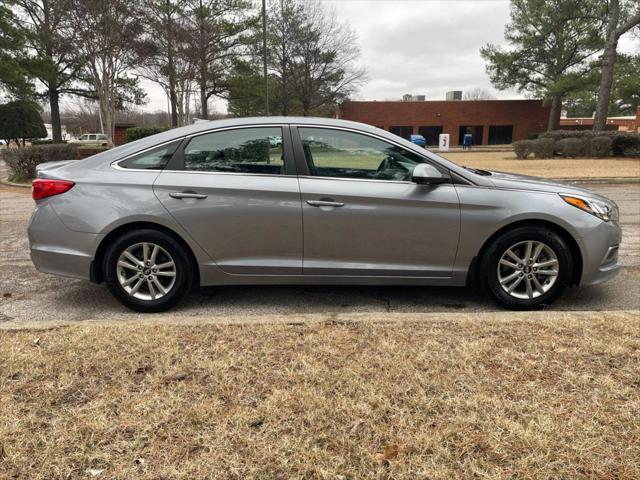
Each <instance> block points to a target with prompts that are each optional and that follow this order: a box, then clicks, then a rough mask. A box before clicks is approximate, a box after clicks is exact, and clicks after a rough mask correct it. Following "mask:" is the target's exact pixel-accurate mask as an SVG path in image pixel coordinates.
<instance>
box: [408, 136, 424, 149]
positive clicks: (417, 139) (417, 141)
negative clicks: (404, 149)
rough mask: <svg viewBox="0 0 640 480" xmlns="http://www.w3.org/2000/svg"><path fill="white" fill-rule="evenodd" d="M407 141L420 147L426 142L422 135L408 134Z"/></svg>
mask: <svg viewBox="0 0 640 480" xmlns="http://www.w3.org/2000/svg"><path fill="white" fill-rule="evenodd" d="M409 141H410V142H411V143H414V144H416V145H418V146H420V147H424V146H425V145H426V144H427V140H426V139H425V138H424V137H423V136H422V135H409Z"/></svg>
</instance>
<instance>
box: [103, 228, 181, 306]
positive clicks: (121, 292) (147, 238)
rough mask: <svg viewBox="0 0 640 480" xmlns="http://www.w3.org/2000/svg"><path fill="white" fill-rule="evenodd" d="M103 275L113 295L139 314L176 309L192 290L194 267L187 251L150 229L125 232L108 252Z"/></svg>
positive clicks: (162, 234) (169, 238) (167, 236)
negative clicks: (192, 269)
mask: <svg viewBox="0 0 640 480" xmlns="http://www.w3.org/2000/svg"><path fill="white" fill-rule="evenodd" d="M104 262H105V263H104V272H105V279H106V283H107V286H108V287H109V290H110V291H111V293H112V294H113V295H114V296H115V297H116V298H117V299H118V300H119V301H120V302H121V303H123V304H124V305H126V306H127V307H129V308H131V309H133V310H137V311H140V312H161V311H164V310H167V309H169V308H171V307H173V306H174V305H175V304H176V303H178V302H179V301H180V300H181V299H182V298H183V297H184V296H185V294H186V293H187V292H188V291H189V290H190V288H191V283H192V278H193V275H192V271H191V264H190V261H189V257H188V255H187V253H186V252H185V251H184V248H183V247H182V246H181V245H180V244H179V243H178V242H176V241H175V240H174V239H173V238H172V237H170V236H169V235H167V234H165V233H163V232H160V231H157V230H151V229H144V230H136V231H131V232H128V233H125V234H124V235H122V236H121V237H119V238H118V239H116V240H115V241H114V242H113V243H112V244H111V245H110V246H109V248H108V249H107V252H106V255H105V259H104Z"/></svg>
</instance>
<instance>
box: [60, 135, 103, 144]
mask: <svg viewBox="0 0 640 480" xmlns="http://www.w3.org/2000/svg"><path fill="white" fill-rule="evenodd" d="M68 143H81V144H85V145H93V144H95V145H101V146H106V145H107V144H108V143H109V139H108V138H107V136H106V135H104V134H102V133H85V134H84V135H80V136H79V137H78V138H72V139H71V140H69V142H68Z"/></svg>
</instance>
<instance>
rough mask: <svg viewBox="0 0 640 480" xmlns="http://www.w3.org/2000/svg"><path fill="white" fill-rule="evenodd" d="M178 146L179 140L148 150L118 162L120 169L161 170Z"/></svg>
mask: <svg viewBox="0 0 640 480" xmlns="http://www.w3.org/2000/svg"><path fill="white" fill-rule="evenodd" d="M179 144H180V140H178V141H176V142H173V143H169V144H167V145H163V146H162V147H158V148H155V149H153V150H148V151H146V152H144V153H141V154H139V155H136V156H134V157H130V158H127V159H126V160H124V161H122V162H120V163H119V164H118V165H120V166H121V167H122V168H137V169H141V170H162V169H163V168H164V167H166V165H167V163H169V160H170V159H171V156H172V155H173V152H175V151H176V148H177V147H178V145H179Z"/></svg>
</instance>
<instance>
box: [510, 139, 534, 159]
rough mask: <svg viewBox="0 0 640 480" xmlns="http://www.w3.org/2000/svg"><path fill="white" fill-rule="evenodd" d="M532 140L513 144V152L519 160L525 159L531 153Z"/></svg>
mask: <svg viewBox="0 0 640 480" xmlns="http://www.w3.org/2000/svg"><path fill="white" fill-rule="evenodd" d="M533 142H534V141H533V140H518V141H517V142H513V151H514V152H515V154H516V157H518V158H519V159H520V160H522V159H525V158H527V157H528V156H529V155H531V152H533Z"/></svg>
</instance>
